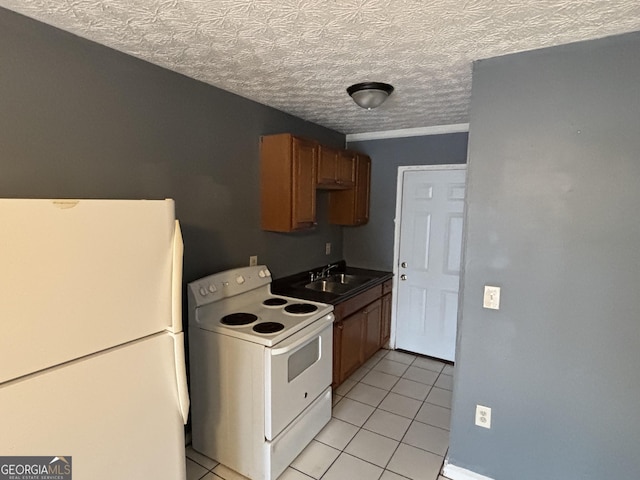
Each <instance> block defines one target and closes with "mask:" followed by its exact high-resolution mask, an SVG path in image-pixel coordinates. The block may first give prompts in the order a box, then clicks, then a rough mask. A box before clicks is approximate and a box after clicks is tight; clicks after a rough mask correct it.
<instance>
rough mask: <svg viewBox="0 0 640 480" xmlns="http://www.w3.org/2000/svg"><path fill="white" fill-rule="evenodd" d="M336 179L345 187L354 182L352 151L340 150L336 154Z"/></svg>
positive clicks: (354, 166) (354, 169) (354, 172)
mask: <svg viewBox="0 0 640 480" xmlns="http://www.w3.org/2000/svg"><path fill="white" fill-rule="evenodd" d="M337 160H338V165H337V170H338V171H337V179H338V185H340V186H342V187H346V188H350V187H353V186H354V185H355V183H356V181H355V180H356V157H355V154H354V153H353V152H350V151H348V150H342V151H341V152H340V153H339V154H338V158H337Z"/></svg>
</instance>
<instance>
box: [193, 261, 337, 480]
mask: <svg viewBox="0 0 640 480" xmlns="http://www.w3.org/2000/svg"><path fill="white" fill-rule="evenodd" d="M270 284H271V273H270V272H269V270H268V268H267V267H266V266H264V265H261V266H255V267H243V268H238V269H234V270H227V271H225V272H220V273H217V274H214V275H209V276H208V277H205V278H202V279H200V280H196V281H195V282H191V283H190V284H189V289H188V294H189V358H190V379H191V397H192V402H191V404H192V411H191V412H192V439H193V448H194V449H195V450H197V451H199V452H201V453H203V454H205V455H207V456H208V457H210V458H213V459H215V460H217V461H218V462H220V463H222V464H224V465H226V466H227V467H229V468H231V469H233V470H235V471H237V472H238V473H240V474H242V475H244V476H247V477H249V478H251V479H254V480H274V479H276V478H277V477H278V476H279V475H280V474H281V473H282V472H283V471H284V470H285V469H286V468H287V466H288V465H289V464H290V463H291V461H293V460H294V459H295V457H296V456H297V455H298V454H299V453H300V452H301V451H302V450H303V449H304V447H305V446H306V445H307V444H308V443H309V442H310V441H311V440H312V439H313V437H314V436H315V435H316V434H317V433H318V432H319V431H320V430H321V429H322V427H324V425H326V423H327V422H328V421H329V419H330V418H331V387H330V385H331V377H332V341H333V331H332V325H333V320H334V317H333V314H332V313H331V312H332V311H333V306H332V305H326V304H323V303H318V302H309V301H306V300H299V299H295V298H290V297H285V296H282V295H273V294H272V293H271V289H270Z"/></svg>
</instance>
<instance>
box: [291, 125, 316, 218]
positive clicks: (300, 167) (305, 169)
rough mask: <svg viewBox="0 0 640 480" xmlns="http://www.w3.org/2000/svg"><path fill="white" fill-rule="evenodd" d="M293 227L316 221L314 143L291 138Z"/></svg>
mask: <svg viewBox="0 0 640 480" xmlns="http://www.w3.org/2000/svg"><path fill="white" fill-rule="evenodd" d="M292 149H293V150H292V157H293V212H292V214H293V218H292V223H293V228H294V229H299V228H307V227H309V226H311V225H314V224H315V222H316V188H315V187H316V152H317V149H316V145H315V144H314V143H312V142H309V141H307V140H303V139H300V138H295V137H294V138H293V141H292Z"/></svg>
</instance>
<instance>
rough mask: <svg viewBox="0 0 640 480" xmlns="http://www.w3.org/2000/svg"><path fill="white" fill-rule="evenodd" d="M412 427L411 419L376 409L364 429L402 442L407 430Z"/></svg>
mask: <svg viewBox="0 0 640 480" xmlns="http://www.w3.org/2000/svg"><path fill="white" fill-rule="evenodd" d="M409 425H411V419H410V418H406V417H401V416H400V415H396V414H395V413H391V412H387V411H385V410H380V409H379V408H378V409H376V411H375V412H373V414H372V415H371V416H370V417H369V420H367V421H366V422H365V424H364V425H363V426H362V428H366V429H367V430H370V431H372V432H375V433H379V434H380V435H384V436H386V437H391V438H393V439H395V440H402V437H404V434H405V433H406V431H407V429H408V428H409Z"/></svg>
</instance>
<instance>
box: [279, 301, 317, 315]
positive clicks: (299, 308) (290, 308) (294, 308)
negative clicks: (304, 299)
mask: <svg viewBox="0 0 640 480" xmlns="http://www.w3.org/2000/svg"><path fill="white" fill-rule="evenodd" d="M284 310H285V312H288V313H295V314H305V313H311V312H315V311H316V310H318V307H317V306H315V305H311V304H310V303H292V304H291V305H287V306H286V307H284Z"/></svg>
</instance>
